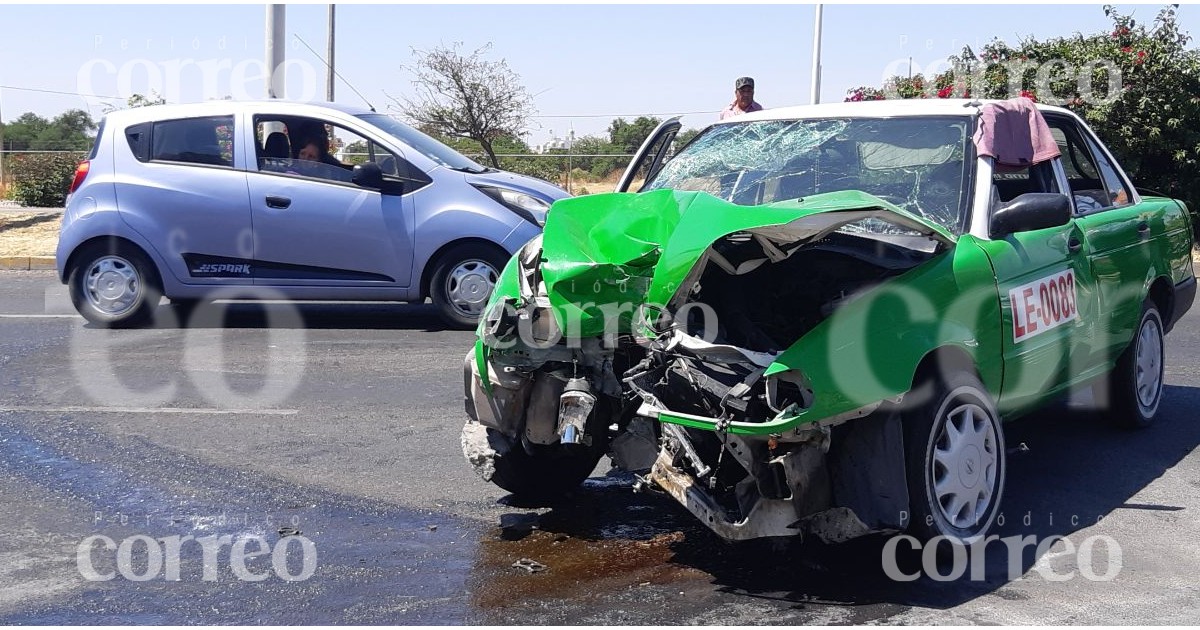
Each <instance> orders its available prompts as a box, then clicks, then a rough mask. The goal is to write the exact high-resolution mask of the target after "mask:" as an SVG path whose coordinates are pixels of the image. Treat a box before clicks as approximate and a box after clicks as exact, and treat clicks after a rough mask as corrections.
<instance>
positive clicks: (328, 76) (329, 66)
mask: <svg viewBox="0 0 1200 630" xmlns="http://www.w3.org/2000/svg"><path fill="white" fill-rule="evenodd" d="M325 64H326V65H325V100H327V101H329V102H330V103H332V102H333V5H332V4H331V5H329V38H328V47H327V48H326V49H325Z"/></svg>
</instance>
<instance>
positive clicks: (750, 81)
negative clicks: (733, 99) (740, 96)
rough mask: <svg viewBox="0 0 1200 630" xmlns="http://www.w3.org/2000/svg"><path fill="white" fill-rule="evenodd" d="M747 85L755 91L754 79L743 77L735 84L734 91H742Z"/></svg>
mask: <svg viewBox="0 0 1200 630" xmlns="http://www.w3.org/2000/svg"><path fill="white" fill-rule="evenodd" d="M747 85H749V86H750V89H754V79H752V78H750V77H742V78H740V79H738V80H737V81H734V82H733V89H735V90H740V89H742V88H743V87H745V86H747Z"/></svg>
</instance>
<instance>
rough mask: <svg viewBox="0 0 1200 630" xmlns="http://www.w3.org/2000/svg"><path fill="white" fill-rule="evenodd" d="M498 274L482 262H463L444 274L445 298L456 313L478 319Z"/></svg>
mask: <svg viewBox="0 0 1200 630" xmlns="http://www.w3.org/2000/svg"><path fill="white" fill-rule="evenodd" d="M499 276H500V273H499V272H498V271H496V269H495V268H494V267H492V266H491V265H490V264H488V263H487V262H486V261H483V260H464V261H463V262H461V263H459V264H458V265H457V266H455V267H454V268H453V269H451V270H450V273H448V274H446V298H447V300H448V301H449V303H450V305H451V306H452V307H453V308H454V310H455V311H458V313H460V314H462V315H465V316H467V317H479V315H480V314H481V313H483V307H484V306H485V305H486V304H487V301H488V298H489V297H491V295H492V289H494V288H496V280H497V278H499Z"/></svg>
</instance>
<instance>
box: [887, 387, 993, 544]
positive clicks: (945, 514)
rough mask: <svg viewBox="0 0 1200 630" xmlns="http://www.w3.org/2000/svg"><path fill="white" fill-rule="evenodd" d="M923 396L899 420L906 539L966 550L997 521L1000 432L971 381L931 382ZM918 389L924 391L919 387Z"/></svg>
mask: <svg viewBox="0 0 1200 630" xmlns="http://www.w3.org/2000/svg"><path fill="white" fill-rule="evenodd" d="M929 378H930V379H931V380H930V381H929V382H927V383H925V384H924V385H926V386H927V387H928V389H927V390H924V391H925V393H927V394H928V396H923V397H922V400H921V402H919V403H918V404H916V405H915V406H913V407H912V408H910V409H908V410H906V411H905V413H904V449H905V469H906V472H907V476H908V494H909V504H910V508H911V511H912V516H911V520H910V521H909V523H910V524H909V527H908V529H909V532H910V533H912V534H913V535H915V536H917V537H918V538H922V539H925V540H930V539H932V538H935V537H937V536H945V537H946V538H948V539H950V540H951V541H952V542H955V543H958V544H963V545H969V544H971V543H973V542H975V541H977V540H980V539H982V538H983V537H984V536H985V535H986V534H987V532H988V529H990V528H991V526H992V523H993V522H994V521H995V520H996V515H997V513H998V511H999V506H1000V496H1001V494H1002V493H1003V491H1004V476H1005V472H1006V470H1007V463H1006V460H1005V456H1006V453H1005V450H1004V431H1003V429H1002V428H1001V426H1000V416H999V414H997V412H996V407H995V405H994V404H993V403H992V399H991V396H990V395H989V394H988V392H987V390H986V389H985V388H984V386H983V384H982V383H980V382H979V379H978V378H976V377H975V376H974V375H973V374H971V373H969V372H963V371H958V372H948V373H946V374H943V375H941V376H930V377H929ZM923 389H924V388H923Z"/></svg>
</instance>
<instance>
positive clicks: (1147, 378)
mask: <svg viewBox="0 0 1200 630" xmlns="http://www.w3.org/2000/svg"><path fill="white" fill-rule="evenodd" d="M1162 359H1163V342H1162V329H1161V328H1159V326H1158V320H1156V319H1154V318H1152V317H1147V318H1146V319H1145V320H1143V321H1142V327H1141V329H1140V330H1138V339H1137V379H1136V380H1135V383H1136V384H1137V399H1138V404H1139V405H1141V406H1142V411H1144V412H1147V411H1153V410H1154V408H1155V407H1156V406H1157V405H1158V397H1159V394H1160V393H1161V392H1162V374H1163V360H1162Z"/></svg>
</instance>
